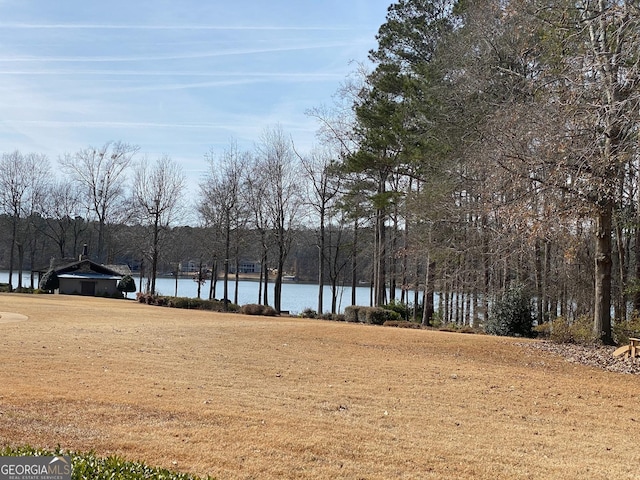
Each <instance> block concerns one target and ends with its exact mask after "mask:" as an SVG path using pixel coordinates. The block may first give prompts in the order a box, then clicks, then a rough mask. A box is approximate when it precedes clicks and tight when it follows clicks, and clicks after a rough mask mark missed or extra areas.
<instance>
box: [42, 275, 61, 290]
mask: <svg viewBox="0 0 640 480" xmlns="http://www.w3.org/2000/svg"><path fill="white" fill-rule="evenodd" d="M39 287H40V290H46V291H48V292H53V291H54V290H57V289H58V288H60V279H59V278H58V274H57V273H56V272H55V270H49V271H48V272H47V273H45V274H44V275H43V276H42V278H41V279H40V285H39Z"/></svg>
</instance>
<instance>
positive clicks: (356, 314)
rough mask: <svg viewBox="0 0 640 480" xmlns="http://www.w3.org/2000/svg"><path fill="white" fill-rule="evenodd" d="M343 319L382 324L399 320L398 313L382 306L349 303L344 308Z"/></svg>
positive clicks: (353, 321)
mask: <svg viewBox="0 0 640 480" xmlns="http://www.w3.org/2000/svg"><path fill="white" fill-rule="evenodd" d="M344 319H345V321H347V322H352V323H358V322H359V323H368V324H370V325H384V322H388V321H392V320H401V319H402V318H401V317H400V314H399V313H397V312H394V311H392V310H387V309H386V308H382V307H360V306H358V305H351V306H349V307H346V308H345V309H344Z"/></svg>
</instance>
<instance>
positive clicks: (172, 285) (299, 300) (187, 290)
mask: <svg viewBox="0 0 640 480" xmlns="http://www.w3.org/2000/svg"><path fill="white" fill-rule="evenodd" d="M134 278H135V282H136V287H137V288H138V290H140V279H139V278H138V277H134ZM8 281H9V272H7V271H0V283H7V282H8ZM29 282H30V281H29V274H28V273H24V274H23V278H22V284H23V285H25V286H28V285H29ZM36 282H37V279H36ZM17 283H18V277H17V275H16V273H15V272H14V274H13V284H14V286H16V285H17ZM209 287H210V282H208V281H207V282H206V283H205V284H204V285H203V286H202V288H201V292H200V296H201V297H202V298H207V297H208V296H209ZM156 288H157V290H158V292H159V293H160V294H162V295H169V296H173V295H174V294H175V290H176V281H175V279H174V278H158V279H157V280H156ZM223 289H224V284H223V282H222V281H221V280H218V284H217V287H216V298H220V297H222V294H223V291H224V290H223ZM234 289H235V283H234V282H229V298H230V300H232V301H233V298H234ZM258 289H259V284H258V282H252V281H246V280H241V281H240V282H239V285H238V304H240V305H245V304H247V303H259V301H258ZM177 295H178V296H179V297H192V298H193V297H197V296H198V284H197V283H196V282H195V281H194V280H193V279H191V278H179V279H178V292H177ZM130 296H131V294H130ZM323 296H324V298H323V310H324V311H325V312H326V311H329V310H331V289H330V288H329V287H328V286H325V287H324V293H323ZM369 297H370V295H369V288H368V287H356V299H357V304H358V305H369ZM269 303H270V304H271V305H273V283H270V284H269ZM349 305H351V287H343V288H340V289H339V292H338V310H339V311H340V312H343V311H344V308H345V307H347V306H349ZM307 308H311V309H313V310H316V309H317V308H318V285H313V284H302V283H295V282H285V283H283V284H282V309H283V310H289V311H290V312H291V313H292V314H297V313H300V312H302V311H303V310H305V309H307Z"/></svg>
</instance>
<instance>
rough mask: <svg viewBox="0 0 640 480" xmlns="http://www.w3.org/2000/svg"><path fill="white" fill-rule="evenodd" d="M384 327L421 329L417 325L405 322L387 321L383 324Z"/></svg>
mask: <svg viewBox="0 0 640 480" xmlns="http://www.w3.org/2000/svg"><path fill="white" fill-rule="evenodd" d="M383 325H384V326H385V327H397V328H421V326H420V324H419V323H415V322H408V321H406V320H387V321H386V322H384V324H383Z"/></svg>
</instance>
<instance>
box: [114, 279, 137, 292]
mask: <svg viewBox="0 0 640 480" xmlns="http://www.w3.org/2000/svg"><path fill="white" fill-rule="evenodd" d="M116 288H117V289H118V291H119V292H122V293H124V294H125V297H126V296H127V293H133V292H135V291H136V281H135V280H134V279H133V277H132V276H131V275H125V276H124V277H122V278H121V279H120V281H119V282H118V285H117V286H116Z"/></svg>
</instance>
